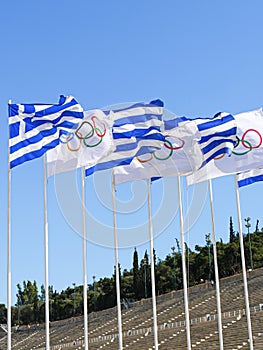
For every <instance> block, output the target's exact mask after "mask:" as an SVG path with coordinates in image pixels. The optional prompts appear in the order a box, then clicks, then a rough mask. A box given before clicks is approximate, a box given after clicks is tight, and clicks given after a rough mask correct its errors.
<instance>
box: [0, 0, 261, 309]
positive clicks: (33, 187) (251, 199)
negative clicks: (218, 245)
mask: <svg viewBox="0 0 263 350" xmlns="http://www.w3.org/2000/svg"><path fill="white" fill-rule="evenodd" d="M262 10H263V3H262V1H261V0H254V1H253V2H247V1H244V0H238V1H237V0H232V1H231V2H229V1H213V2H211V1H207V0H203V1H184V2H183V1H178V0H166V1H163V2H160V1H155V0H151V1H148V0H145V1H138V0H134V1H125V2H123V1H115V0H113V1H96V2H89V1H85V0H76V1H74V3H72V2H71V1H68V0H64V1H63V2H55V1H51V0H46V1H45V3H40V2H36V1H33V0H27V1H23V2H21V1H18V0H16V1H9V2H5V3H2V4H1V11H0V33H1V41H0V47H1V65H0V81H1V83H0V84H1V93H0V113H1V119H0V123H1V125H0V135H1V137H0V152H1V153H0V157H1V167H0V179H1V183H0V186H1V191H0V193H1V203H0V209H1V210H0V242H1V244H0V274H1V276H2V279H1V280H2V281H3V282H4V283H1V285H0V302H2V303H6V232H7V218H6V213H7V143H8V140H7V139H8V128H7V126H8V116H7V102H8V100H9V99H12V101H13V102H14V103H37V102H38V103H57V101H58V98H59V95H61V94H64V95H68V94H71V95H74V96H75V97H76V99H77V100H78V101H79V102H80V103H81V104H82V105H83V107H84V108H85V109H94V108H100V107H104V106H109V105H112V104H118V103H123V102H129V101H145V102H147V101H149V100H152V99H155V98H160V99H162V100H163V101H164V102H165V106H166V108H167V109H168V110H169V111H172V112H173V113H175V114H176V115H179V116H181V115H185V116H187V117H190V118H194V117H212V116H213V115H214V114H215V113H217V112H219V111H228V112H230V113H232V114H236V113H239V112H242V111H248V110H250V109H255V108H258V107H261V106H262V101H263V96H262V82H263V69H262V56H263V48H262V45H261V43H262V34H263V33H262V32H263V30H262ZM42 165H43V163H42V159H39V160H35V161H32V162H28V163H27V164H24V165H21V166H19V167H17V168H15V169H13V171H12V201H11V202H12V205H11V206H12V302H13V303H14V302H15V293H16V287H15V286H16V284H17V283H21V282H22V281H23V280H34V279H35V280H36V281H37V282H38V284H39V286H40V284H41V283H44V248H43V167H42ZM79 175H80V174H79V173H78V172H77V173H74V174H66V175H65V176H61V177H56V178H55V179H50V180H49V183H48V215H49V243H50V244H49V254H50V261H49V265H50V277H49V279H50V284H52V285H53V286H54V288H55V289H57V290H59V291H60V290H62V289H65V288H66V287H67V286H68V285H72V283H73V282H75V283H77V284H81V283H82V257H81V238H80V235H79V234H78V230H79V228H78V225H80V224H81V223H80V219H81V214H80V211H79V210H78V204H79V201H78V199H77V197H78V187H79V186H78V185H79ZM63 181H65V182H63ZM68 181H71V182H68ZM182 182H183V199H184V214H185V215H186V214H187V213H189V215H190V220H192V221H193V222H195V224H194V225H192V226H191V230H190V231H189V232H187V234H186V241H187V242H188V244H189V245H190V247H191V248H194V246H195V244H204V235H205V234H207V233H208V232H211V223H210V216H209V215H210V212H209V205H208V201H207V198H206V186H205V185H203V187H200V188H199V187H198V188H197V187H196V188H195V191H196V193H195V194H194V191H193V189H187V188H186V185H185V184H184V181H182ZM63 184H65V185H64V186H63ZM68 184H70V185H68ZM71 184H72V187H71ZM86 185H87V186H86V187H87V193H86V197H87V204H86V205H87V235H88V238H89V241H88V246H87V268H88V281H89V282H91V281H92V276H93V275H95V276H96V278H97V279H98V278H100V277H103V276H110V275H111V274H112V272H113V264H114V252H113V249H112V248H111V242H112V235H113V231H112V214H111V210H110V203H111V190H110V173H109V172H105V173H100V174H97V175H96V176H94V177H92V178H89V179H87V181H86ZM151 188H152V205H153V216H154V218H155V221H154V231H155V234H156V238H155V242H154V246H155V249H156V251H157V256H158V257H160V258H161V259H163V258H164V257H165V255H166V254H167V253H168V252H169V251H170V247H171V246H172V245H174V244H175V241H174V238H175V237H176V238H178V239H179V219H178V215H177V189H176V180H175V179H172V178H171V179H167V180H165V181H163V182H161V181H160V182H159V183H154V184H152V186H151ZM213 188H214V204H215V224H216V235H217V238H218V239H219V238H222V239H223V241H225V242H226V241H227V240H228V233H229V217H230V216H233V220H234V229H235V230H238V227H237V219H236V206H235V196H234V195H235V192H234V180H233V177H232V176H228V177H226V178H221V179H217V180H214V181H213ZM146 190H147V188H146V184H145V183H144V182H138V183H136V184H132V185H130V184H125V185H122V186H118V188H117V192H116V196H117V201H118V203H117V209H118V215H117V225H118V227H119V228H121V230H120V232H119V239H120V242H121V244H122V247H123V248H121V249H120V252H119V260H120V264H121V266H122V268H128V269H129V268H130V267H131V265H132V254H133V249H134V247H135V246H137V248H138V251H139V257H140V258H142V257H143V253H144V251H145V249H148V250H149V245H148V243H147V242H146V241H147V235H148V231H147V227H146V225H145V224H146V222H147V206H146V204H147V203H146V201H147V197H146ZM198 191H199V192H198ZM260 191H261V185H260V184H257V185H254V186H250V187H248V188H244V189H242V191H241V204H242V215H243V218H244V217H247V216H250V217H251V223H252V228H254V227H255V225H256V220H257V219H259V220H260V227H262V226H263V223H262V222H263V219H262V212H261V208H260V202H261V198H260V193H261V192H260ZM200 193H201V194H200ZM72 198H75V199H74V200H75V201H74V200H73V199H72ZM191 203H192V204H191ZM189 208H190V209H189ZM200 209H202V210H200ZM189 222H190V221H189ZM131 227H132V228H133V229H134V230H133V233H130V232H131V230H127V228H131ZM130 234H132V235H133V234H134V237H133V239H130V236H127V235H130ZM125 235H126V236H125ZM145 242H146V243H145Z"/></svg>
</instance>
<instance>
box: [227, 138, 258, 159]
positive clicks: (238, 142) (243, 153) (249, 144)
mask: <svg viewBox="0 0 263 350" xmlns="http://www.w3.org/2000/svg"><path fill="white" fill-rule="evenodd" d="M240 142H241V143H243V144H245V145H246V146H247V148H248V150H247V151H245V152H239V153H238V152H235V151H232V153H233V154H234V155H236V156H244V155H245V154H247V153H249V152H250V151H252V148H253V147H252V145H251V143H250V142H249V141H246V140H243V139H241V140H240V138H239V137H237V143H236V144H235V146H234V148H237V147H238V145H239V144H240Z"/></svg>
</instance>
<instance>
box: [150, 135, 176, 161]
mask: <svg viewBox="0 0 263 350" xmlns="http://www.w3.org/2000/svg"><path fill="white" fill-rule="evenodd" d="M165 142H167V143H168V145H169V149H170V152H169V154H168V156H166V157H164V158H160V157H158V156H157V155H156V154H155V152H154V153H153V156H154V158H155V159H157V160H167V159H168V158H170V157H171V156H172V154H173V144H172V142H170V141H168V140H165V141H164V143H165Z"/></svg>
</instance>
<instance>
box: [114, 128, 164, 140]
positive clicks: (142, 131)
mask: <svg viewBox="0 0 263 350" xmlns="http://www.w3.org/2000/svg"><path fill="white" fill-rule="evenodd" d="M153 130H155V131H157V132H161V128H160V127H159V126H151V127H150V128H148V129H137V128H135V129H134V130H131V131H126V132H114V131H113V133H112V135H113V138H114V139H122V138H131V137H136V138H141V137H143V136H144V135H146V134H148V133H149V132H151V131H153Z"/></svg>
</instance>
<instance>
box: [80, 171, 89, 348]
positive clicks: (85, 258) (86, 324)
mask: <svg viewBox="0 0 263 350" xmlns="http://www.w3.org/2000/svg"><path fill="white" fill-rule="evenodd" d="M81 183H82V186H81V188H82V259H83V297H84V344H85V350H88V348H89V345H88V344H89V343H88V296H87V257H86V255H87V237H86V215H85V168H84V167H83V168H82V178H81Z"/></svg>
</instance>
